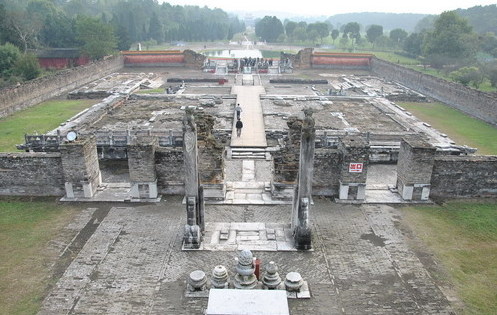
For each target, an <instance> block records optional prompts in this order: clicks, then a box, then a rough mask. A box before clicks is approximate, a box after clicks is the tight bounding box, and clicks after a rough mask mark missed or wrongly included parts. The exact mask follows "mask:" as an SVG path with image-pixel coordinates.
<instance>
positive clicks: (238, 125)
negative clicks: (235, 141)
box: [235, 118, 243, 137]
mask: <svg viewBox="0 0 497 315" xmlns="http://www.w3.org/2000/svg"><path fill="white" fill-rule="evenodd" d="M235 127H236V136H237V137H240V135H241V134H242V128H243V123H242V121H241V120H240V118H238V119H237V121H236V125H235Z"/></svg>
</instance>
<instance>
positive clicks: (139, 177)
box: [128, 137, 157, 182]
mask: <svg viewBox="0 0 497 315" xmlns="http://www.w3.org/2000/svg"><path fill="white" fill-rule="evenodd" d="M156 145H157V138H152V137H139V138H137V139H134V141H133V143H132V144H130V145H128V169H129V177H130V180H131V182H153V181H155V180H156V170H155V169H156V167H155V163H156V162H155V148H156Z"/></svg>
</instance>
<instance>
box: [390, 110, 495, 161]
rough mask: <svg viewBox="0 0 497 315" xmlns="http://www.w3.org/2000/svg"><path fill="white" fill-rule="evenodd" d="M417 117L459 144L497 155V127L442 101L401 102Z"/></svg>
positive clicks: (481, 152) (482, 152)
mask: <svg viewBox="0 0 497 315" xmlns="http://www.w3.org/2000/svg"><path fill="white" fill-rule="evenodd" d="M399 105H400V106H402V107H404V108H405V109H407V110H409V111H410V112H412V113H413V114H414V115H415V116H416V117H418V118H419V119H421V120H422V121H425V122H427V123H429V124H431V125H432V126H433V127H434V128H436V129H438V130H440V131H441V132H443V133H445V134H447V135H448V136H449V137H450V138H451V139H453V140H454V141H455V142H456V143H457V144H460V145H464V144H466V145H468V146H470V147H474V148H478V152H477V153H480V154H490V155H497V141H496V140H495V139H497V128H495V127H493V126H491V125H489V124H487V123H485V122H483V121H481V120H478V119H476V118H472V117H469V116H468V115H466V114H463V113H462V112H460V111H458V110H456V109H453V108H451V107H449V106H446V105H444V104H441V103H399Z"/></svg>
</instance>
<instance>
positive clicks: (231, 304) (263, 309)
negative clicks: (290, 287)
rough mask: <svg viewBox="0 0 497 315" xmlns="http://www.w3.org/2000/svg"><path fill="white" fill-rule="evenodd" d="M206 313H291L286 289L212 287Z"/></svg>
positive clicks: (233, 314)
mask: <svg viewBox="0 0 497 315" xmlns="http://www.w3.org/2000/svg"><path fill="white" fill-rule="evenodd" d="M205 314H206V315H290V311H289V309H288V301H287V296H286V291H283V290H230V289H211V290H210V292H209V302H208V305H207V310H206V312H205Z"/></svg>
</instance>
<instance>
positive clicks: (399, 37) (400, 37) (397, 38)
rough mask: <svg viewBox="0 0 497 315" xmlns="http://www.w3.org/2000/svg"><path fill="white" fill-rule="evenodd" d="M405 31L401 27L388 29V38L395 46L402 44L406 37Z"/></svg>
mask: <svg viewBox="0 0 497 315" xmlns="http://www.w3.org/2000/svg"><path fill="white" fill-rule="evenodd" d="M407 35H408V34H407V32H406V31H405V30H403V29H401V28H396V29H393V30H391V31H390V34H389V36H390V39H391V40H392V42H394V43H395V45H397V46H402V44H403V43H404V41H405V40H406V39H407Z"/></svg>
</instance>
